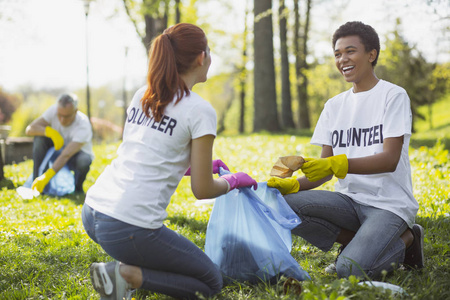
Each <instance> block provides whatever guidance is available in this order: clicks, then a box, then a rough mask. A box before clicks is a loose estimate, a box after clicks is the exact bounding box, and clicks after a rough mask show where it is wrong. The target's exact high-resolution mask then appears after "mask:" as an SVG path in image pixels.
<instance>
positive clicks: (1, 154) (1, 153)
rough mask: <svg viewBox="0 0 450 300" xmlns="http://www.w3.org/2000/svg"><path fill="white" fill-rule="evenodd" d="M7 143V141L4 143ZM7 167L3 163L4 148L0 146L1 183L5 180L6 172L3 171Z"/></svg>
mask: <svg viewBox="0 0 450 300" xmlns="http://www.w3.org/2000/svg"><path fill="white" fill-rule="evenodd" d="M4 142H5V143H6V140H5V141H4ZM4 166H5V162H4V161H3V151H2V147H1V145H0V181H1V180H3V179H5V172H4V170H3V168H4Z"/></svg>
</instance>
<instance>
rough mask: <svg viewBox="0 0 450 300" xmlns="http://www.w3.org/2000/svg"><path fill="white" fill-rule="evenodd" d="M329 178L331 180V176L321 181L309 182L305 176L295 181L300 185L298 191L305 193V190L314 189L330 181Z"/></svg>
mask: <svg viewBox="0 0 450 300" xmlns="http://www.w3.org/2000/svg"><path fill="white" fill-rule="evenodd" d="M331 178H333V176H328V177H325V178H323V179H321V180H318V181H314V182H311V181H309V180H308V179H307V178H306V177H305V176H303V177H299V178H297V180H298V182H299V183H300V191H305V190H312V189H315V188H316V187H319V186H321V185H322V184H324V183H325V182H327V181H329V180H331Z"/></svg>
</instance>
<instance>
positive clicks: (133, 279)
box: [82, 23, 257, 300]
mask: <svg viewBox="0 0 450 300" xmlns="http://www.w3.org/2000/svg"><path fill="white" fill-rule="evenodd" d="M210 64H211V55H210V52H209V47H208V42H207V39H206V36H205V34H204V32H203V30H202V29H200V28H199V27H197V26H195V25H192V24H186V23H181V24H177V25H175V26H172V27H170V28H168V29H166V30H165V31H164V33H163V34H161V35H160V36H158V37H156V38H155V39H154V41H153V43H152V47H151V49H150V53H149V69H148V76H147V86H146V87H143V88H141V89H140V90H138V91H137V92H136V94H135V95H134V97H133V99H132V102H131V104H130V106H129V107H128V111H127V120H126V123H125V128H124V134H123V142H122V144H121V145H120V147H119V149H118V150H117V154H118V157H117V158H116V159H114V160H113V161H112V163H111V164H110V165H109V166H108V167H106V169H105V170H104V172H103V173H102V174H101V175H100V176H99V177H98V179H97V181H96V183H95V184H94V185H93V186H92V187H91V188H90V189H89V190H88V192H87V194H86V201H85V205H84V206H83V213H82V216H83V225H84V227H85V230H86V232H87V234H88V235H89V236H90V237H91V238H92V239H93V240H94V241H95V242H96V243H98V244H100V246H101V247H102V248H103V249H104V250H105V251H106V252H107V253H108V254H109V255H110V256H112V257H113V258H114V259H115V260H116V261H115V262H109V263H94V264H92V265H91V269H90V272H91V280H92V284H93V286H94V288H95V290H96V291H97V292H99V293H100V295H101V299H121V300H122V298H123V297H125V295H126V294H128V293H127V291H128V290H129V289H135V288H139V289H145V290H150V291H153V292H156V293H162V294H167V295H170V296H172V297H176V298H195V297H196V293H200V294H202V295H204V296H211V295H214V294H216V293H218V292H219V291H220V290H221V288H222V276H221V274H220V271H219V270H218V268H217V267H216V266H215V265H214V264H213V262H212V261H211V260H210V259H209V258H208V257H207V256H206V254H205V253H204V252H203V251H202V250H201V249H200V248H198V247H197V246H196V245H195V244H194V243H192V242H191V241H189V240H188V239H186V238H185V237H183V236H181V235H180V234H178V233H176V232H174V231H172V230H170V229H168V228H167V227H166V226H164V224H163V221H164V220H165V218H166V217H167V212H166V208H167V206H168V204H169V202H170V198H171V196H172V194H173V193H174V192H175V189H176V188H177V185H178V183H179V181H180V180H181V178H182V177H183V175H185V174H189V175H190V176H191V186H192V191H193V193H194V195H195V196H196V197H197V198H198V199H205V198H214V197H217V196H219V195H222V194H225V193H227V192H228V191H230V190H232V189H234V188H238V187H244V186H253V187H254V188H256V187H257V183H256V181H255V180H254V179H252V178H251V177H250V176H248V175H247V174H245V173H242V172H239V173H235V174H229V175H225V176H222V177H220V178H216V179H214V178H213V175H212V174H213V173H218V171H219V167H224V168H225V169H228V168H227V167H226V165H225V164H224V163H223V162H222V161H220V160H215V161H213V160H212V149H213V143H214V138H215V136H216V113H215V111H214V109H213V108H212V106H211V105H210V104H209V103H208V102H207V101H205V100H203V99H202V98H201V97H200V96H199V95H197V94H196V93H194V92H192V91H191V89H192V87H193V86H194V85H195V84H196V83H198V82H204V81H206V77H207V73H208V69H209V66H210Z"/></svg>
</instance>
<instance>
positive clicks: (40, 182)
mask: <svg viewBox="0 0 450 300" xmlns="http://www.w3.org/2000/svg"><path fill="white" fill-rule="evenodd" d="M55 174H56V173H55V170H53V169H52V168H50V169H48V170H47V171H46V172H45V173H44V174H42V175H41V176H39V177H37V178H36V179H35V180H34V181H33V184H32V185H31V189H32V190H36V191H38V192H39V193H42V191H43V190H44V188H45V186H46V185H47V184H48V182H49V181H50V179H52V178H53V176H55Z"/></svg>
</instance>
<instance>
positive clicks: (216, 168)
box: [213, 159, 230, 174]
mask: <svg viewBox="0 0 450 300" xmlns="http://www.w3.org/2000/svg"><path fill="white" fill-rule="evenodd" d="M220 167H222V168H224V169H225V170H227V171H230V169H228V167H227V165H226V164H225V163H224V162H223V161H221V160H220V159H216V160H213V174H219V172H220Z"/></svg>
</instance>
